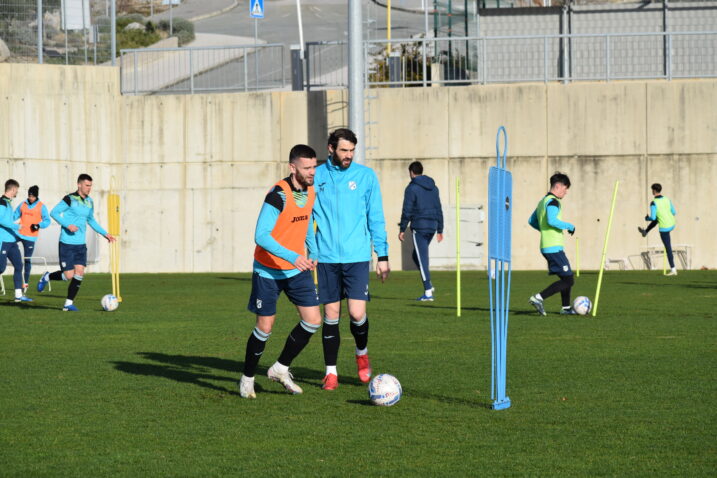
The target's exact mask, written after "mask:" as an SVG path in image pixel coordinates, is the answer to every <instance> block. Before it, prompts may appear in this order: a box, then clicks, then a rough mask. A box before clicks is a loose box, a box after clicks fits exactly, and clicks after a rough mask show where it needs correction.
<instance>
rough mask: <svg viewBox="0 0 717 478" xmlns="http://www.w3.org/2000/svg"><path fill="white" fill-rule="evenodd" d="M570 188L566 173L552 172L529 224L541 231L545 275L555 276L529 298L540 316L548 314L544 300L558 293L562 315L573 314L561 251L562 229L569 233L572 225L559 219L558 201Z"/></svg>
mask: <svg viewBox="0 0 717 478" xmlns="http://www.w3.org/2000/svg"><path fill="white" fill-rule="evenodd" d="M568 189H570V178H568V175H567V174H563V173H555V174H553V175H552V176H551V177H550V191H549V192H548V194H546V195H545V196H544V197H543V199H541V200H540V202H539V203H538V207H537V208H535V211H533V214H532V215H531V216H530V219H529V220H528V223H529V224H530V225H531V226H532V227H533V229H537V230H538V231H539V232H540V252H541V253H542V254H543V257H545V260H546V261H547V262H548V274H551V275H552V274H554V275H557V276H558V277H559V278H560V280H557V281H555V282H553V283H552V284H550V285H549V286H548V287H546V288H545V289H543V290H542V291H541V292H539V293H537V294H535V295H533V296H531V297H530V299H529V302H530V305H532V306H533V307H535V310H537V311H538V313H539V314H540V315H547V314H546V313H545V307H544V306H543V301H544V300H545V299H547V298H548V297H550V296H552V295H554V294H557V293H558V292H560V296H561V298H562V302H563V308H562V309H561V310H560V313H561V314H571V315H572V314H575V311H574V310H573V307H572V304H571V302H570V290H571V288H572V286H573V283H574V282H575V280H574V279H573V271H572V269H571V268H570V262H568V258H567V256H566V255H565V251H564V250H563V244H564V243H565V237H564V235H563V231H564V230H567V231H568V233H569V234H570V235H571V236H572V235H573V234H574V233H575V226H573V225H572V224H570V223H569V222H565V221H563V220H562V216H563V209H562V203H561V201H562V200H563V199H564V198H565V196H566V195H567V194H568Z"/></svg>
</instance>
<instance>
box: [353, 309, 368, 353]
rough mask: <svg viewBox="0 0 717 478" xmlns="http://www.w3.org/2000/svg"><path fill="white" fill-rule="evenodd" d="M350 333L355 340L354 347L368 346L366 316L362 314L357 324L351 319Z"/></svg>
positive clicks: (363, 347) (362, 347)
mask: <svg viewBox="0 0 717 478" xmlns="http://www.w3.org/2000/svg"><path fill="white" fill-rule="evenodd" d="M351 333H352V334H353V336H354V340H355V341H356V348H357V349H359V350H363V349H365V348H366V347H367V346H368V317H367V316H365V315H364V316H363V319H361V320H360V321H359V322H358V324H357V323H356V322H354V321H353V320H352V321H351Z"/></svg>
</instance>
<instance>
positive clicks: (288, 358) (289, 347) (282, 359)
mask: <svg viewBox="0 0 717 478" xmlns="http://www.w3.org/2000/svg"><path fill="white" fill-rule="evenodd" d="M319 327H320V326H319V325H311V324H309V323H306V322H304V321H303V320H302V321H301V322H299V323H298V324H296V327H294V330H292V331H291V333H290V334H289V336H288V337H287V338H286V343H285V344H284V350H282V351H281V355H279V363H280V364H281V365H286V366H287V367H288V366H290V365H291V362H292V361H293V360H294V359H295V358H296V357H297V356H298V355H299V354H300V353H301V351H302V350H304V347H306V344H308V343H309V340H311V337H312V336H313V335H314V334H315V333H316V331H317V330H319Z"/></svg>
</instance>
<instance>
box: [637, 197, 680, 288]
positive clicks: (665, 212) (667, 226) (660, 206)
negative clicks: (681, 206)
mask: <svg viewBox="0 0 717 478" xmlns="http://www.w3.org/2000/svg"><path fill="white" fill-rule="evenodd" d="M650 189H651V190H652V195H653V196H654V198H653V199H652V201H651V202H650V214H648V215H647V216H645V221H650V224H649V225H648V226H647V228H646V229H643V228H641V227H638V228H637V230H638V231H640V234H642V237H645V236H647V233H648V232H650V230H651V229H652V228H653V227H655V226H656V225H658V224H659V226H660V229H659V231H660V239H662V244H663V245H664V246H665V251H666V252H667V260H668V261H669V263H670V272H668V273H667V275H668V276H676V275H677V268H676V267H675V258H674V257H673V255H672V241H671V239H670V231H672V230H673V229H674V228H675V215H676V214H677V211H676V210H675V206H674V204H672V201H670V199H669V198H668V197H667V196H663V195H662V185H661V184H659V183H655V184H653V185H652V186H651V187H650Z"/></svg>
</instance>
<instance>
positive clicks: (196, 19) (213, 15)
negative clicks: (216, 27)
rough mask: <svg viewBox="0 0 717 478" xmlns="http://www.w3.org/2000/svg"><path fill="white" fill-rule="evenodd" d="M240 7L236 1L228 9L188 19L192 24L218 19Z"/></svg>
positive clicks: (237, 0)
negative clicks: (213, 18) (208, 19)
mask: <svg viewBox="0 0 717 478" xmlns="http://www.w3.org/2000/svg"><path fill="white" fill-rule="evenodd" d="M238 5H239V0H234V3H232V4H231V5H229V6H228V7H224V8H222V9H221V10H217V11H215V12H209V13H204V14H202V15H198V16H196V17H192V18H188V20H189V21H190V22H192V23H194V22H198V21H200V20H206V19H207V18H212V17H216V16H219V15H223V14H225V13H227V12H228V11H230V10H233V9H234V8H236V7H237V6H238Z"/></svg>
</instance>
